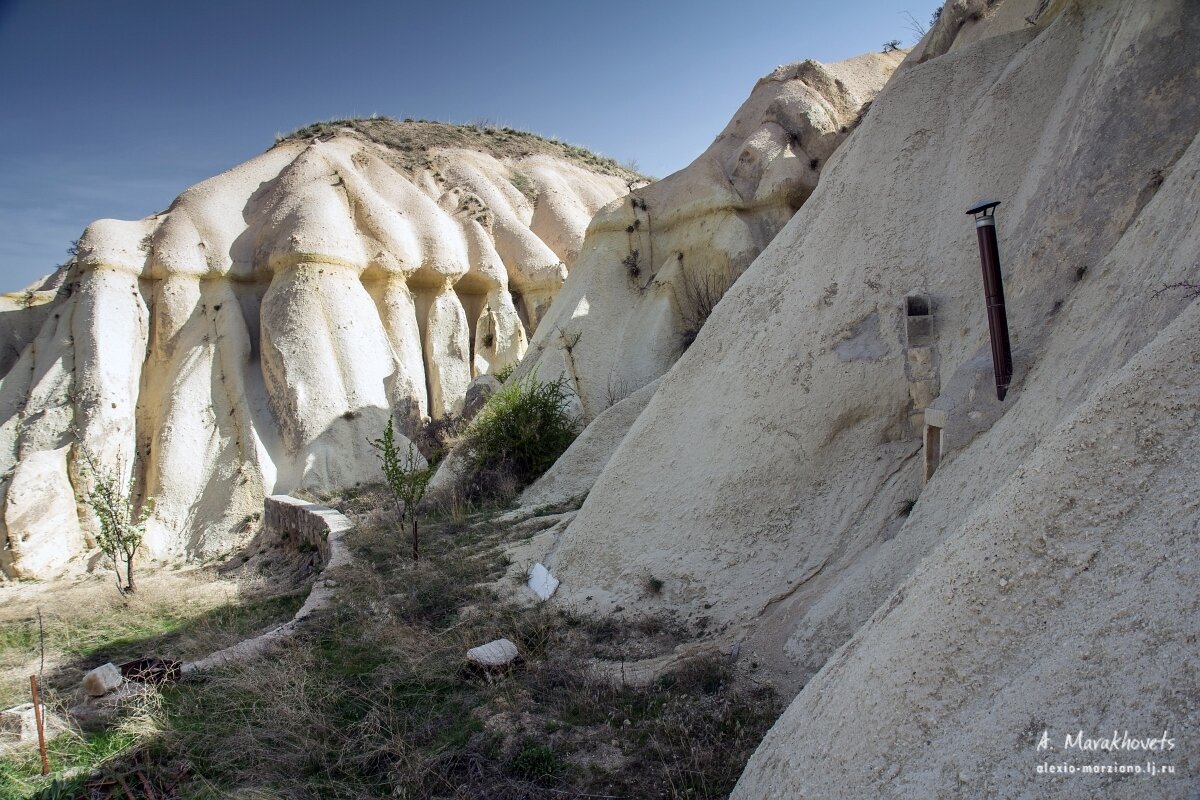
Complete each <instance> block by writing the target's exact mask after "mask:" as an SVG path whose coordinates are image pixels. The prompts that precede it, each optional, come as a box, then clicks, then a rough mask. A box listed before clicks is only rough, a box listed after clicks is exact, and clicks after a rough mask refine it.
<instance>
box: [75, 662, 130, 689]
mask: <svg viewBox="0 0 1200 800" xmlns="http://www.w3.org/2000/svg"><path fill="white" fill-rule="evenodd" d="M122 681H124V678H122V677H121V670H119V669H117V667H116V665H115V664H105V665H104V666H101V667H96V668H95V669H94V670H92V671H91V672H89V673H88V674H87V675H84V676H83V690H84V691H85V692H87V693H88V694H89V695H90V696H92V697H102V696H104V695H106V694H108V693H109V692H111V691H112V690H114V689H116V688H117V687H118V686H120V685H121V682H122Z"/></svg>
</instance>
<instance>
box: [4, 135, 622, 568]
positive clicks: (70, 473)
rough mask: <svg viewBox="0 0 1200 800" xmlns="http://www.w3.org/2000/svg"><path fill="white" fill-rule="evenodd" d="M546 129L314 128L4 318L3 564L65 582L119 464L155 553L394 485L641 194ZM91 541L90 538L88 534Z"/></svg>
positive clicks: (175, 207)
mask: <svg viewBox="0 0 1200 800" xmlns="http://www.w3.org/2000/svg"><path fill="white" fill-rule="evenodd" d="M581 152H582V151H578V150H574V149H569V148H566V147H564V146H562V145H559V144H556V143H553V142H548V141H546V140H543V139H540V138H538V137H535V136H533V135H530V134H524V133H520V132H516V131H511V130H507V129H506V130H499V129H483V128H459V127H455V126H449V125H441V124H437V123H396V122H392V121H389V120H369V121H356V122H353V123H348V124H345V125H340V124H326V125H320V126H314V127H313V128H312V129H307V130H306V131H303V132H301V134H300V135H299V136H295V137H289V138H288V139H286V140H284V141H282V142H280V143H279V144H278V145H276V146H275V147H274V148H272V149H271V150H269V151H268V152H266V153H264V154H263V155H261V156H258V157H257V158H254V159H252V160H250V161H248V162H246V163H245V164H242V165H240V166H238V167H235V168H234V169H232V170H230V171H228V172H226V173H224V174H222V175H219V176H217V177H215V178H212V179H210V180H207V181H204V182H203V183H200V184H198V185H196V186H194V187H192V188H191V189H188V190H187V191H186V192H184V193H183V194H182V195H180V197H179V198H178V199H177V200H176V201H175V202H174V203H173V204H172V205H171V207H170V208H169V209H167V210H166V211H164V212H162V213H161V214H156V215H154V216H152V217H149V218H147V219H144V220H140V221H137V222H121V221H117V220H101V221H99V222H96V223H93V224H92V225H91V226H90V227H89V228H88V230H87V232H86V233H85V234H84V236H83V239H82V241H81V243H80V247H79V255H78V256H77V257H76V258H75V259H74V261H73V263H72V264H70V265H69V266H68V267H65V268H63V269H61V270H60V271H59V273H58V274H57V275H56V276H54V277H53V278H51V279H48V280H47V281H46V282H44V283H43V284H41V285H38V286H35V287H32V288H31V289H30V290H27V291H26V292H23V293H18V294H15V295H7V296H5V297H4V298H3V299H2V302H0V335H3V341H2V342H0V367H2V368H3V378H2V379H0V474H3V475H4V480H3V482H2V483H0V500H2V501H3V506H2V509H0V510H2V515H0V516H2V518H3V522H4V526H3V528H0V567H2V568H3V572H4V573H5V574H6V575H9V576H21V577H51V576H53V575H54V574H56V573H57V572H58V571H60V570H61V569H62V568H63V566H64V564H65V563H66V560H67V559H69V558H70V557H72V556H73V555H75V554H76V553H77V552H78V551H79V550H80V549H81V548H82V546H83V544H84V539H85V537H87V536H89V535H90V531H91V530H92V525H93V522H92V520H91V519H90V517H89V514H88V513H87V512H86V509H84V508H81V509H80V510H79V511H78V514H77V510H76V507H75V506H76V498H77V497H80V496H82V493H83V492H84V491H86V487H87V486H88V485H90V484H89V480H90V478H89V476H88V474H87V470H86V469H85V468H84V463H85V460H84V459H83V458H82V455H83V453H82V452H81V448H86V450H87V452H88V453H90V454H91V456H92V457H93V458H94V459H95V460H96V462H97V463H98V465H99V468H101V469H104V470H109V471H119V472H121V473H122V475H123V477H124V478H125V479H132V480H133V482H134V485H135V487H136V491H137V494H138V497H139V498H152V499H153V500H154V502H155V509H154V515H153V517H152V518H151V520H150V522H149V525H148V529H147V545H148V547H149V551H150V553H151V554H152V555H156V556H162V555H166V554H168V553H188V554H196V553H213V552H219V551H222V550H224V549H226V548H228V547H229V546H230V545H231V544H232V543H233V542H235V541H236V540H237V538H238V537H239V535H240V534H241V533H243V532H244V531H243V520H245V519H246V518H247V517H248V516H249V515H251V514H252V513H254V512H256V511H260V510H261V508H262V499H263V496H264V494H273V493H280V492H287V491H290V490H294V489H298V488H312V489H324V488H332V487H337V486H347V485H354V484H356V483H358V482H362V481H374V480H377V479H378V465H377V462H376V460H375V458H374V456H373V453H372V452H371V451H370V448H369V447H368V445H367V439H368V438H369V437H376V436H378V435H379V433H380V431H381V430H382V429H383V427H384V425H385V422H386V420H387V418H388V415H389V413H393V410H394V413H395V414H396V420H397V422H398V424H399V425H400V430H401V431H411V429H412V426H414V425H416V424H419V422H420V420H421V419H422V418H423V417H425V416H432V417H435V418H436V417H439V416H441V415H444V414H447V413H450V412H453V411H455V410H457V408H459V407H460V405H461V403H462V400H463V395H464V393H465V391H466V388H467V385H468V384H469V383H470V381H471V379H472V377H474V376H475V375H477V374H482V373H486V372H489V371H493V370H496V369H499V368H500V367H503V366H505V365H507V364H512V363H514V362H515V361H516V360H517V359H519V358H520V357H521V356H522V354H523V352H524V349H525V346H526V341H527V337H528V335H529V334H530V333H531V332H532V330H533V328H534V326H535V325H536V323H537V320H538V318H539V316H540V315H541V314H542V313H543V312H544V309H545V306H546V304H547V303H548V301H549V299H550V298H551V297H552V296H553V295H554V294H555V292H557V290H558V288H559V287H560V285H561V284H562V281H563V279H564V278H565V277H566V272H567V269H568V267H569V266H570V265H571V264H572V263H573V260H574V258H575V256H576V254H577V253H578V250H579V247H580V243H581V241H582V238H583V232H584V229H585V227H586V225H587V223H588V221H589V220H590V218H591V216H592V215H593V214H594V213H595V212H596V211H597V210H598V209H599V208H600V207H601V206H603V205H605V204H606V203H608V202H610V201H612V200H613V199H614V198H616V197H618V196H620V195H622V194H624V193H625V192H626V191H627V188H628V183H627V179H628V178H630V177H631V176H630V175H629V174H628V173H626V172H625V171H623V170H621V169H620V168H618V167H616V166H615V165H613V164H611V163H608V162H603V161H602V160H600V159H597V158H594V157H591V156H587V155H582V154H581ZM81 531H82V533H81Z"/></svg>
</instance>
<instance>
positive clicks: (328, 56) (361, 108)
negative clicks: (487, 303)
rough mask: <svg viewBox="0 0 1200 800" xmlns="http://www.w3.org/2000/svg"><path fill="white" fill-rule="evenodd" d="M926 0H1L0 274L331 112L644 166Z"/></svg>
mask: <svg viewBox="0 0 1200 800" xmlns="http://www.w3.org/2000/svg"><path fill="white" fill-rule="evenodd" d="M938 5H940V2H938V1H937V0H843V1H842V2H805V1H804V0H739V1H738V2H715V1H713V0H661V1H657V0H640V2H631V1H630V0H607V2H603V3H598V2H585V1H584V0H557V1H556V2H540V3H538V2H524V1H523V0H506V1H504V2H497V1H496V0H493V1H492V2H477V0H454V1H453V2H448V1H446V0H442V1H440V2H437V1H431V2H423V3H417V2H407V1H406V0H370V1H369V2H368V1H367V0H338V1H337V2H329V1H326V2H316V1H315V0H202V1H198V2H196V1H193V2H181V1H177V0H104V1H103V2H98V1H97V0H0V291H13V290H16V289H19V288H22V287H23V286H25V285H26V284H28V283H30V282H31V281H33V280H34V279H35V278H36V277H37V276H39V275H42V274H45V273H47V272H49V271H50V270H51V269H52V268H53V267H54V266H55V265H56V264H59V263H61V262H62V261H63V260H65V259H66V249H67V247H68V246H69V244H70V242H71V240H73V239H75V238H77V237H78V236H79V235H80V233H82V232H83V229H84V227H85V226H86V225H87V224H88V223H89V222H91V221H92V220H93V219H97V218H101V217H116V218H119V219H138V218H140V217H144V216H147V215H148V214H151V213H154V212H155V211H159V210H161V209H163V208H165V207H166V206H167V205H168V204H169V203H170V202H171V200H172V199H174V198H175V196H176V195H178V194H179V193H180V192H181V191H183V190H184V189H186V188H187V187H188V186H190V185H192V184H194V183H196V182H197V181H200V180H203V179H204V178H207V177H210V176H212V175H215V174H217V173H218V172H221V171H223V170H226V169H228V168H229V167H232V166H234V165H235V164H238V163H240V162H241V161H244V160H246V159H247V158H250V157H252V156H254V155H256V154H258V153H260V152H262V151H263V150H265V149H267V148H268V147H269V146H270V145H271V143H272V141H273V138H274V136H275V134H276V133H286V132H289V131H291V130H293V129H295V128H299V127H301V126H303V125H306V124H308V123H310V122H314V121H316V120H320V119H328V118H332V117H346V116H367V115H370V114H372V113H378V114H385V115H389V116H393V117H399V118H403V117H416V118H425V119H438V120H446V121H450V122H475V121H489V122H496V123H500V124H503V125H511V126H513V127H516V128H523V129H526V130H531V131H535V132H537V133H540V134H543V135H546V136H558V137H560V138H562V139H565V140H567V141H570V142H574V143H576V144H580V145H584V146H586V147H589V148H591V149H593V150H596V151H598V152H600V153H603V154H605V155H609V156H612V157H614V158H616V159H618V160H621V161H636V162H637V163H638V165H640V167H641V169H642V171H643V172H646V173H649V174H652V175H657V176H659V177H661V176H664V175H667V174H669V173H671V172H673V171H675V170H677V169H680V168H681V167H684V166H686V165H687V163H688V162H689V161H691V160H692V159H693V158H695V157H696V156H697V155H698V154H699V153H700V152H701V151H703V150H704V148H705V147H707V146H708V144H709V142H711V141H712V139H713V137H715V136H716V134H717V133H718V132H720V130H721V128H723V127H724V126H725V123H726V122H727V121H728V120H729V118H730V116H732V114H733V112H734V111H735V110H736V109H737V107H738V105H739V104H740V103H741V102H742V101H743V100H744V99H745V98H746V96H747V95H748V94H749V92H750V89H751V87H752V86H753V85H754V82H755V81H756V80H757V79H758V78H759V77H761V76H762V75H765V74H766V73H767V72H769V71H771V70H772V69H774V68H775V66H776V65H778V64H784V63H788V62H791V61H798V60H801V59H805V58H815V59H817V60H820V61H836V60H839V59H842V58H847V57H849V56H853V55H857V54H858V53H862V52H866V51H869V50H876V49H881V48H882V44H883V43H884V42H885V41H888V40H890V39H900V40H901V41H902V42H903V43H904V45H905V46H908V45H909V44H911V43H912V42H913V41H914V40H915V38H916V37H915V35H914V33H913V31H912V30H911V29H910V27H909V20H908V18H907V17H906V16H905V12H909V13H911V14H912V15H913V16H914V17H915V18H916V19H918V20H920V21H921V22H928V20H929V17H930V15H931V14H932V12H933V9H934V8H936V7H937V6H938Z"/></svg>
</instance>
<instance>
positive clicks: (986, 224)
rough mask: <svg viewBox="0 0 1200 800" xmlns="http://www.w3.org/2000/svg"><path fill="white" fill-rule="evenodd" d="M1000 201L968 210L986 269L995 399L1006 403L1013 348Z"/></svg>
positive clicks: (987, 201)
mask: <svg viewBox="0 0 1200 800" xmlns="http://www.w3.org/2000/svg"><path fill="white" fill-rule="evenodd" d="M998 205H1000V201H999V200H984V201H981V202H980V203H978V204H976V205H975V206H973V207H972V208H970V209H968V210H967V213H968V214H971V215H973V216H974V217H975V233H976V235H977V236H978V237H979V260H980V262H981V263H982V266H983V293H984V298H985V299H986V301H987V315H988V333H989V335H990V338H991V341H992V368H993V370H994V371H995V373H996V397H997V399H999V400H1003V399H1004V396H1005V395H1006V394H1008V385H1009V383H1011V381H1012V373H1013V366H1012V349H1011V347H1010V345H1009V341H1008V312H1007V310H1006V309H1005V307H1004V276H1003V275H1001V273H1000V249H999V248H998V247H997V246H996V217H995V213H996V206H998Z"/></svg>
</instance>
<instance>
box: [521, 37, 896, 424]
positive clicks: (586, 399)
mask: <svg viewBox="0 0 1200 800" xmlns="http://www.w3.org/2000/svg"><path fill="white" fill-rule="evenodd" d="M903 56H904V53H903V52H900V51H896V52H892V53H888V54H879V53H868V54H866V55H862V56H858V57H856V58H852V59H849V60H847V61H840V62H837V63H835V64H821V63H819V62H816V61H811V60H809V61H801V62H798V63H795V64H790V65H787V66H781V67H779V68H777V69H776V70H775V71H774V72H772V73H771V74H770V75H767V76H766V77H764V78H763V79H761V80H760V81H759V82H758V83H757V84H756V85H755V86H754V88H753V91H751V93H750V96H749V98H747V100H746V101H745V102H744V103H743V104H742V106H741V107H740V108H739V109H738V110H737V112H736V113H735V114H734V115H733V118H732V119H731V120H730V122H729V124H728V125H727V126H726V127H725V130H723V131H721V133H720V134H719V135H718V136H717V138H716V139H715V140H714V141H713V143H712V144H711V145H710V146H709V147H708V149H707V150H705V151H704V153H702V154H701V155H700V156H699V157H698V158H697V159H696V160H695V161H694V162H692V163H691V164H690V165H688V166H687V167H686V168H684V169H682V170H680V171H679V172H676V173H675V174H673V175H670V176H669V177H667V178H664V179H663V180H660V181H656V182H655V183H652V184H650V185H649V186H646V187H644V188H642V189H638V190H636V191H634V192H633V193H631V194H630V195H629V197H628V198H626V199H625V201H624V202H623V203H621V204H618V205H614V206H612V207H611V208H607V209H605V210H604V212H603V213H601V214H599V215H597V217H596V219H594V220H593V221H592V224H591V227H590V228H589V229H588V236H587V239H586V240H585V242H584V245H583V250H582V252H581V253H580V256H579V262H578V264H577V265H576V268H575V272H574V274H573V275H572V279H571V281H570V283H569V284H568V285H567V286H566V287H565V290H564V292H563V293H562V294H561V295H560V296H559V297H558V298H556V300H555V303H554V304H553V306H552V307H551V310H550V311H549V312H548V314H547V318H546V321H545V324H544V325H543V326H542V327H541V329H540V330H539V332H538V333H537V334H536V335H535V336H534V338H533V342H532V343H531V353H530V356H529V358H527V359H526V360H525V362H524V363H523V364H522V366H521V373H527V372H531V371H533V370H537V371H538V372H539V374H542V375H548V374H551V373H552V372H553V373H555V374H557V373H559V372H563V373H565V374H567V375H569V376H570V377H571V379H572V385H573V386H574V388H575V389H576V391H577V393H578V395H579V398H580V401H581V403H582V406H583V411H584V413H585V416H586V417H587V418H589V419H590V418H591V417H594V416H595V415H596V414H599V413H600V412H601V411H603V410H604V409H605V408H607V407H608V406H610V405H612V404H613V403H614V402H616V401H618V400H621V399H623V398H624V397H626V396H628V395H630V394H632V393H633V392H635V391H637V390H638V389H640V388H641V387H643V386H645V385H646V384H647V383H649V382H650V381H652V380H654V379H655V378H658V377H659V376H660V375H662V374H663V373H664V372H666V371H667V369H669V368H670V366H671V365H672V364H673V363H675V361H676V359H678V358H679V356H680V354H681V353H682V352H683V351H684V350H685V349H687V346H688V345H689V344H690V343H691V341H692V340H693V339H694V338H695V336H696V333H697V332H698V331H699V329H700V327H701V326H702V325H703V324H704V320H705V319H706V318H707V315H708V312H709V311H710V310H711V308H712V306H713V305H714V304H715V303H716V301H717V300H719V299H720V297H721V295H722V294H723V293H724V291H725V290H726V289H727V288H728V287H729V286H730V285H731V284H732V283H733V282H734V281H735V280H736V279H737V278H738V276H739V275H741V274H742V272H743V271H745V269H746V267H747V266H749V264H750V262H751V261H753V260H754V258H755V257H756V256H757V255H758V254H759V253H760V252H761V251H762V249H763V248H764V247H766V246H767V244H768V243H769V242H770V241H771V239H772V238H773V237H774V236H775V234H776V233H777V232H778V231H779V230H780V229H781V228H782V227H783V226H784V225H785V224H786V223H787V221H788V220H789V219H791V217H792V215H793V214H794V213H795V212H796V209H798V208H800V206H802V205H803V204H804V202H805V200H807V199H808V196H809V195H810V194H812V191H813V189H814V188H815V187H816V185H817V181H818V179H819V177H820V175H821V172H822V170H823V169H824V168H825V165H826V164H827V163H828V161H829V159H830V158H831V157H832V155H833V153H834V151H835V150H836V149H837V147H838V145H839V144H840V143H841V142H842V141H843V140H844V139H845V138H846V137H847V136H849V135H850V132H851V131H852V130H853V129H854V127H855V126H856V125H858V123H859V121H860V119H861V117H862V115H863V114H864V113H865V112H866V110H867V108H869V105H870V101H871V99H872V98H873V97H874V96H875V93H876V92H878V91H879V89H880V88H881V87H882V86H883V85H884V83H885V82H886V81H887V79H888V78H889V77H890V76H891V74H892V71H893V70H894V69H895V68H896V66H897V65H898V64H899V63H900V61H901V59H902V58H903Z"/></svg>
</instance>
